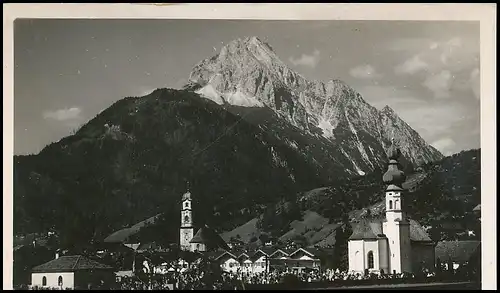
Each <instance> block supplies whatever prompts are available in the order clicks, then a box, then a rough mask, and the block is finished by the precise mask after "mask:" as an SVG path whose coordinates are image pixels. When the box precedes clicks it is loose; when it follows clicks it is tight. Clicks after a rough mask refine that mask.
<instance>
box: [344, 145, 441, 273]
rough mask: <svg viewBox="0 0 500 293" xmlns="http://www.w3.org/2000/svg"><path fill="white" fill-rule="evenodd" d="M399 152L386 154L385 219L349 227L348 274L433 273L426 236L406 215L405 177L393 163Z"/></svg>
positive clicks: (384, 177) (431, 254) (431, 250)
mask: <svg viewBox="0 0 500 293" xmlns="http://www.w3.org/2000/svg"><path fill="white" fill-rule="evenodd" d="M400 154H401V152H400V151H399V150H398V149H396V148H394V147H392V146H391V149H390V150H389V155H388V157H389V164H388V168H387V172H386V173H385V174H384V175H383V177H382V180H383V181H384V183H385V184H387V188H386V191H385V218H384V219H379V220H375V221H374V220H368V219H363V220H361V221H359V222H358V223H354V224H353V233H352V235H351V236H350V237H349V242H348V257H349V271H351V272H356V273H361V274H366V273H403V272H415V271H421V270H424V269H427V270H433V269H434V246H433V242H432V240H431V239H430V237H429V236H428V234H427V232H425V230H424V229H423V228H422V226H421V225H420V224H418V223H417V222H416V221H414V220H412V219H410V218H409V217H408V215H407V214H406V202H405V198H404V189H403V187H402V186H403V183H404V182H405V180H406V176H405V174H404V172H403V171H401V170H399V163H398V161H397V159H398V157H399V156H400Z"/></svg>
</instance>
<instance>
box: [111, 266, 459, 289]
mask: <svg viewBox="0 0 500 293" xmlns="http://www.w3.org/2000/svg"><path fill="white" fill-rule="evenodd" d="M451 274H457V272H451ZM439 275H441V274H439V273H438V274H436V273H435V272H430V271H422V272H419V273H402V274H384V273H368V274H360V273H354V272H346V271H340V270H339V269H336V270H333V269H326V270H324V271H320V270H307V271H301V272H291V271H287V270H272V271H271V272H268V273H266V272H261V273H256V274H250V273H241V272H237V273H228V272H224V271H217V272H214V271H213V270H207V269H206V268H204V269H199V268H193V269H190V270H187V271H186V272H184V273H182V274H168V275H163V276H161V277H160V276H158V275H157V277H156V278H151V279H149V280H139V277H137V276H136V277H130V278H128V279H126V280H123V281H122V282H121V283H120V284H121V285H120V289H122V290H134V289H135V290H138V289H145V290H159V289H160V290H168V289H178V290H179V289H180V290H200V289H202V290H235V289H236V290H240V289H249V288H255V287H256V286H259V285H264V286H265V285H278V284H284V285H287V284H288V285H293V284H307V283H332V284H333V283H338V285H343V284H351V283H352V284H355V283H358V282H371V281H373V282H374V283H377V282H384V280H385V282H398V281H402V282H403V281H412V280H413V281H415V280H422V279H423V280H427V281H429V282H430V281H433V280H436V278H437V277H439ZM393 279H398V280H393ZM311 285H313V284H311Z"/></svg>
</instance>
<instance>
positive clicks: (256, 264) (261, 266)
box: [250, 247, 269, 274]
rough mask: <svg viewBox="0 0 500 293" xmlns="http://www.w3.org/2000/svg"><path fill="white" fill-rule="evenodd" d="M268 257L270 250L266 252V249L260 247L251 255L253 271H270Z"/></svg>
mask: <svg viewBox="0 0 500 293" xmlns="http://www.w3.org/2000/svg"><path fill="white" fill-rule="evenodd" d="M266 248H268V247H266ZM268 258H269V252H265V251H264V249H258V250H257V251H255V252H254V253H253V254H252V255H251V256H250V260H251V261H252V272H253V273H254V274H261V273H264V272H266V271H268V272H269V266H268Z"/></svg>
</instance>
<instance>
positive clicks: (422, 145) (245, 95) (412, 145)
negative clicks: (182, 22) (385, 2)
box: [187, 37, 443, 174]
mask: <svg viewBox="0 0 500 293" xmlns="http://www.w3.org/2000/svg"><path fill="white" fill-rule="evenodd" d="M188 84H189V86H187V88H191V89H192V90H194V91H195V92H196V93H198V94H200V95H201V96H203V97H205V98H208V99H211V100H213V101H215V102H216V103H218V104H219V105H227V104H230V105H236V106H242V107H268V108H270V109H272V110H273V111H274V112H276V113H277V115H279V116H280V117H282V118H283V119H284V120H286V121H288V122H289V123H290V124H292V125H294V126H296V127H298V128H299V129H301V130H303V131H305V132H307V133H310V134H318V133H319V134H320V135H321V136H323V137H325V138H327V139H329V140H331V141H332V143H333V144H336V145H338V144H339V142H342V141H349V143H348V144H349V146H348V147H349V150H345V149H344V148H343V147H342V146H341V147H340V148H341V152H342V153H344V155H345V157H346V158H347V159H349V160H351V161H352V167H351V168H350V169H351V171H352V173H354V174H356V173H358V174H359V173H360V172H364V173H366V172H368V171H373V170H374V169H375V168H376V166H378V165H380V164H381V163H382V161H383V160H384V158H383V156H384V153H385V150H386V149H387V147H388V145H389V144H390V142H391V141H392V140H394V141H395V142H396V143H398V144H399V145H401V148H402V150H403V155H405V156H406V157H407V158H408V159H409V160H410V161H411V162H412V164H413V165H420V164H423V163H427V162H430V161H433V160H438V159H440V158H442V157H443V155H442V154H441V153H440V152H439V151H438V150H436V149H435V148H434V147H432V146H430V145H428V144H427V143H426V142H425V140H423V139H422V138H421V137H420V135H419V134H418V133H417V132H416V131H414V130H413V129H411V127H410V126H409V125H408V124H407V123H405V122H404V121H403V120H402V119H401V118H400V117H399V116H398V115H397V114H396V113H395V112H394V110H392V109H391V108H390V107H389V108H387V107H384V109H382V110H381V111H379V110H378V109H376V108H375V107H373V106H371V105H370V104H369V103H367V102H366V101H365V100H364V99H363V97H362V96H361V95H360V94H359V93H358V92H356V91H355V90H354V89H352V88H351V87H350V86H349V85H347V84H346V83H345V82H343V81H341V80H338V79H332V80H329V81H328V82H326V83H324V82H321V81H309V80H307V79H305V78H304V77H303V76H302V75H300V74H299V73H297V72H295V71H293V70H291V69H290V68H289V67H288V66H287V65H286V64H285V63H284V62H283V61H281V60H280V59H279V57H278V56H277V55H276V54H275V52H274V51H272V50H270V49H269V47H268V46H267V45H265V44H264V43H263V42H262V41H260V39H258V38H257V37H247V38H244V39H236V40H234V41H232V42H230V43H228V44H226V46H224V47H223V48H222V49H221V50H220V53H219V54H218V55H214V56H212V57H210V58H207V59H204V60H202V61H201V62H199V63H198V64H196V65H195V66H194V67H193V70H192V71H191V73H190V76H189V82H188ZM360 136H361V137H362V138H360ZM363 136H367V138H366V139H365V140H366V142H368V143H366V142H365V140H364V139H363ZM412 138H413V139H412ZM369 141H371V142H369ZM365 144H366V145H365ZM351 153H355V155H354V157H352V156H351Z"/></svg>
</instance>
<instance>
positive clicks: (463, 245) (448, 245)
mask: <svg viewBox="0 0 500 293" xmlns="http://www.w3.org/2000/svg"><path fill="white" fill-rule="evenodd" d="M480 249H481V241H441V242H438V243H437V245H436V254H435V255H436V260H437V259H439V260H440V261H441V262H446V261H448V260H451V261H455V262H466V261H469V260H470V259H471V258H472V257H473V256H474V255H475V254H476V253H478V254H479V257H480V256H481V255H480Z"/></svg>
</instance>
